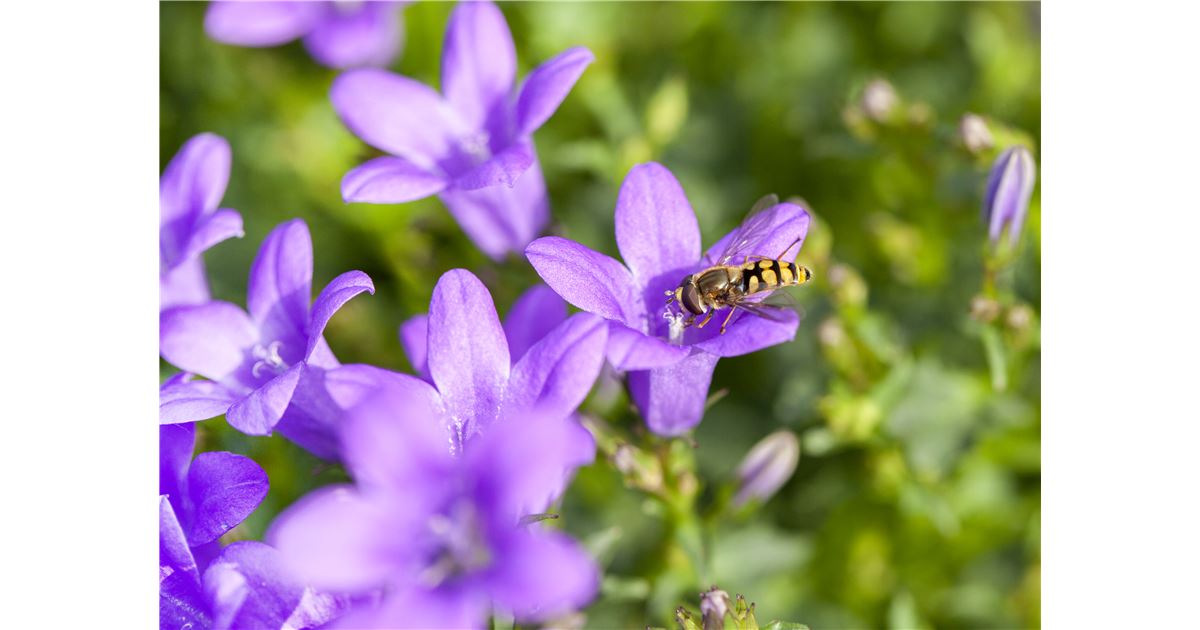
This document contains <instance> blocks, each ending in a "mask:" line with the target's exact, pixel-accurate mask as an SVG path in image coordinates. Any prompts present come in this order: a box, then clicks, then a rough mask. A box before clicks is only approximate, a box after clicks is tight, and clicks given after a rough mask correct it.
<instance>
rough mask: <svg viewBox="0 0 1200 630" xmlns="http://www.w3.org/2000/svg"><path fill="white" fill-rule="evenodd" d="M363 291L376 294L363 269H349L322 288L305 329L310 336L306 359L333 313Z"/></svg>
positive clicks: (305, 353) (373, 285) (305, 354)
mask: <svg viewBox="0 0 1200 630" xmlns="http://www.w3.org/2000/svg"><path fill="white" fill-rule="evenodd" d="M363 291H366V292H367V293H370V294H372V295H374V294H375V284H374V283H373V282H371V278H370V276H368V275H367V274H365V273H363V272H361V271H347V272H346V273H343V274H342V275H340V276H338V277H336V278H334V279H333V280H331V281H330V282H329V284H327V285H325V288H324V289H321V294H320V295H318V296H317V299H316V301H314V302H313V304H312V312H311V313H309V320H308V328H307V329H306V330H305V331H304V332H305V335H306V336H307V337H308V347H307V348H306V349H305V352H304V358H305V359H307V358H309V357H311V356H312V354H313V350H314V349H316V347H317V342H318V341H319V340H320V339H321V334H322V333H324V332H325V325H326V324H328V323H329V319H330V318H331V317H333V314H334V313H336V312H337V310H338V309H339V308H342V305H343V304H345V303H346V302H349V301H350V299H351V298H353V297H354V296H356V295H358V294H359V293H362V292H363Z"/></svg>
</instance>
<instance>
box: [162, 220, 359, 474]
mask: <svg viewBox="0 0 1200 630" xmlns="http://www.w3.org/2000/svg"><path fill="white" fill-rule="evenodd" d="M363 291H366V292H369V293H374V291H375V288H374V285H372V283H371V279H370V278H368V277H367V275H366V274H364V273H362V272H361V271H349V272H346V273H343V274H342V275H340V276H338V277H336V278H334V279H333V281H332V282H330V283H329V284H328V285H327V286H326V287H325V288H324V289H323V290H322V291H321V294H320V295H319V296H317V299H316V300H315V301H314V302H313V303H312V306H311V308H310V307H309V297H310V296H311V295H312V239H311V237H310V236H309V233H308V226H307V225H305V224H304V222H303V221H301V220H299V219H295V220H292V221H289V222H287V223H284V224H282V225H280V226H278V227H276V228H275V229H274V230H273V231H272V232H271V233H270V234H269V235H267V238H266V240H264V241H263V244H262V247H261V248H260V249H259V252H258V257H257V258H255V260H254V265H253V267H252V268H251V270H250V284H249V289H248V291H247V296H246V303H247V306H248V309H249V313H247V312H246V311H243V310H242V309H241V308H239V307H238V306H235V305H233V304H230V303H229V302H221V301H213V302H208V303H206V304H200V305H196V306H186V307H179V308H174V309H171V310H169V311H165V312H164V313H163V314H162V316H161V318H160V323H159V326H160V331H159V335H160V337H159V349H160V351H161V353H162V356H163V358H165V359H166V360H167V361H169V362H170V363H171V364H172V365H174V366H176V367H178V368H180V369H181V370H184V371H185V372H186V373H187V374H184V375H181V376H179V377H177V378H175V379H172V380H171V381H169V382H167V383H166V384H164V385H163V388H162V390H161V391H160V394H159V416H160V422H161V423H163V424H173V423H180V422H193V421H196V420H203V419H205V418H211V417H214V416H217V415H220V414H222V413H224V414H225V415H226V418H227V419H228V420H229V424H231V425H233V426H234V427H235V428H237V429H238V430H240V431H242V432H243V433H247V434H250V435H268V434H270V433H271V431H272V430H273V429H275V428H276V425H277V424H278V425H279V429H280V431H281V432H283V434H284V435H286V436H288V437H289V438H290V439H293V440H294V441H296V442H297V443H299V444H300V445H301V446H304V447H305V448H309V449H310V450H313V452H314V453H316V454H317V455H320V456H323V457H331V456H333V455H334V454H335V453H336V445H335V444H330V443H329V442H328V440H327V439H325V438H326V437H327V435H326V434H327V433H328V431H325V430H322V427H323V426H324V423H326V422H328V418H325V417H322V414H320V413H318V414H317V417H313V414H312V413H309V412H306V410H305V405H301V404H291V403H293V401H294V400H297V401H306V402H310V403H314V404H315V403H316V402H319V401H322V400H326V399H328V397H329V396H328V394H327V387H326V383H325V381H326V380H327V379H328V378H329V377H330V374H331V372H330V371H331V370H335V368H338V367H339V363H338V361H337V359H336V358H334V356H333V352H332V351H331V350H330V349H329V345H328V344H326V343H325V339H324V337H322V335H321V333H322V332H323V331H324V330H325V325H326V323H328V322H329V319H330V318H331V317H332V316H333V314H334V313H335V312H336V311H337V310H338V309H339V308H341V306H342V305H343V304H345V303H346V302H347V301H348V300H350V298H352V297H354V296H356V295H358V294H359V293H362V292H363ZM193 373H194V374H198V375H200V376H203V377H205V378H206V379H208V380H195V379H193V378H192V376H191V374H193ZM289 404H291V406H290V407H289ZM330 404H332V402H330ZM333 408H336V406H335V407H333ZM285 411H286V412H287V414H285ZM281 419H282V420H283V422H281Z"/></svg>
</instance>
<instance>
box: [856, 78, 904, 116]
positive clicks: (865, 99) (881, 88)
mask: <svg viewBox="0 0 1200 630" xmlns="http://www.w3.org/2000/svg"><path fill="white" fill-rule="evenodd" d="M898 100H899V99H898V98H897V97H896V90H895V88H893V87H892V84H891V83H888V82H887V81H886V80H884V79H875V80H873V81H871V82H870V83H868V84H867V87H865V88H863V93H862V108H863V111H864V112H866V113H867V116H869V117H871V119H872V120H875V121H876V122H883V121H884V120H887V118H888V116H889V115H890V114H891V113H892V109H893V108H895V107H896V102H897V101H898Z"/></svg>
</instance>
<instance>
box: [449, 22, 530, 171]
mask: <svg viewBox="0 0 1200 630" xmlns="http://www.w3.org/2000/svg"><path fill="white" fill-rule="evenodd" d="M460 6H463V5H460ZM536 159H537V157H536V156H535V155H534V152H533V144H532V143H530V142H516V143H513V144H511V145H509V146H508V147H506V148H505V149H504V150H503V151H500V152H499V153H497V154H496V155H493V156H492V157H491V158H489V159H487V160H486V161H484V162H483V163H482V164H480V165H478V166H476V167H475V168H472V169H471V170H469V171H467V172H465V173H463V174H462V175H459V176H458V177H457V178H455V180H454V186H455V187H456V188H459V189H462V190H477V189H479V188H485V187H488V186H496V185H499V184H503V185H505V186H507V187H509V188H512V187H513V185H515V184H516V182H517V178H518V177H520V176H521V175H522V174H523V173H524V172H525V171H526V170H528V169H529V167H530V166H531V165H532V164H533V161H534V160H536Z"/></svg>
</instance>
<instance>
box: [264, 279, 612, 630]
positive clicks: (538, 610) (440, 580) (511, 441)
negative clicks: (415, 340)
mask: <svg viewBox="0 0 1200 630" xmlns="http://www.w3.org/2000/svg"><path fill="white" fill-rule="evenodd" d="M451 273H453V272H451ZM453 288H454V289H455V290H456V291H457V290H458V289H461V288H463V286H462V284H458V285H457V286H455V287H453ZM434 312H435V313H436V312H437V309H436V308H435V309H434ZM464 316H465V317H467V319H466V321H470V317H469V316H470V313H466V314H464ZM435 318H436V317H435ZM435 347H437V346H434V345H431V348H435ZM459 349H460V350H462V348H461V347H460V348H459ZM531 352H532V350H531ZM435 356H436V355H435ZM501 358H503V359H505V360H507V357H506V356H505V357H500V356H497V357H481V356H463V357H462V361H461V362H460V363H461V364H462V365H467V364H469V363H472V362H476V361H477V362H480V363H481V364H488V363H490V362H491V360H492V359H501ZM433 365H434V374H435V375H436V374H439V373H441V369H440V368H439V367H438V366H439V362H438V361H437V360H435V361H434V364H433ZM504 365H505V367H507V362H505V363H504ZM476 376H478V377H480V378H479V379H478V380H477V382H483V381H485V380H487V379H486V378H485V377H484V375H483V374H478V375H476ZM409 380H410V381H411V383H412V384H420V385H424V386H425V388H427V389H429V390H432V388H429V386H428V385H426V384H425V383H423V382H422V381H420V380H418V379H415V378H410V379H409ZM476 402H477V403H482V402H483V401H482V400H477V401H476ZM491 402H494V401H490V402H488V403H485V404H491ZM447 403H448V404H450V401H447ZM543 411H544V409H543V410H539V411H534V412H523V413H521V414H520V415H519V416H515V415H514V416H509V417H505V418H504V419H503V420H501V421H500V423H498V424H496V425H494V430H489V431H486V432H484V433H483V434H481V435H479V436H478V437H476V438H474V439H472V440H471V441H470V443H469V444H468V445H467V448H466V449H465V451H463V452H459V454H458V455H457V456H456V455H452V454H451V452H450V450H449V449H448V448H447V435H446V433H445V431H444V429H443V427H440V426H438V424H439V421H440V420H441V419H442V417H443V416H444V414H445V413H446V409H444V408H443V407H442V401H441V400H440V399H439V398H438V397H437V396H432V395H425V396H416V395H414V391H413V390H412V388H409V389H405V388H396V387H384V388H382V389H380V390H379V391H378V393H376V394H375V395H374V396H371V397H368V398H367V399H366V400H365V401H364V402H363V403H362V404H360V405H359V406H357V407H355V408H354V409H352V410H351V411H350V413H349V414H348V415H347V418H346V421H345V423H344V425H343V433H342V439H343V448H344V457H345V461H346V464H347V469H348V470H349V471H350V473H351V474H352V476H353V477H354V479H355V482H356V485H354V486H335V487H328V488H323V489H321V490H318V491H316V492H314V493H312V494H310V495H309V496H307V497H305V498H303V499H301V500H300V501H299V502H298V503H297V504H295V505H293V506H292V507H291V508H289V509H288V510H287V511H285V512H284V513H283V514H281V515H280V516H279V518H278V519H277V520H276V522H275V523H274V524H273V525H272V527H271V530H270V532H269V533H268V539H269V540H270V541H272V543H273V544H274V545H275V546H276V547H277V548H278V549H279V550H280V552H281V553H282V554H283V556H284V558H285V561H286V562H287V563H288V565H289V567H292V568H294V569H295V570H296V571H297V573H298V575H302V576H304V577H305V578H306V579H309V580H312V583H313V585H314V586H316V587H317V588H320V589H327V590H329V591H331V592H337V593H342V594H347V595H356V594H369V593H374V592H380V591H382V592H383V594H384V595H383V598H382V601H380V602H379V604H378V605H377V606H364V607H360V608H359V609H357V610H352V611H350V613H349V614H348V615H347V616H346V617H344V618H343V619H342V620H341V622H340V623H339V627H346V628H486V627H487V620H488V615H489V613H490V611H491V610H492V609H497V610H502V611H506V612H508V613H510V614H513V615H514V616H515V617H516V618H517V619H518V620H519V621H521V622H532V621H539V620H545V619H548V618H551V617H553V616H556V615H558V614H562V613H565V612H568V611H571V610H574V609H577V608H579V607H581V606H583V605H585V604H586V603H587V602H588V601H590V600H591V598H592V597H593V596H594V595H595V592H596V590H597V587H598V582H599V574H598V570H597V568H596V566H595V564H594V562H593V561H592V559H591V558H590V557H589V556H588V554H587V553H586V552H585V551H584V550H583V549H582V548H581V547H580V546H579V545H578V544H577V543H575V542H574V541H573V540H572V539H570V538H569V537H567V536H565V535H564V534H562V533H559V532H557V531H554V530H551V529H546V528H544V527H542V526H541V525H540V524H538V523H530V524H525V523H523V522H522V519H523V517H525V516H527V515H529V514H530V510H529V507H530V506H533V505H538V504H540V503H542V502H543V501H544V497H545V496H546V495H547V494H548V493H551V492H553V491H554V490H555V488H556V486H557V478H558V475H559V472H560V471H561V470H562V469H563V467H564V466H565V465H566V464H567V461H568V459H569V458H568V457H567V456H566V455H565V454H564V453H565V452H566V451H567V450H568V449H566V448H564V445H565V444H566V443H567V442H569V441H570V439H571V435H570V429H569V423H567V422H564V421H563V418H562V417H561V416H556V415H550V414H546V413H543Z"/></svg>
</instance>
